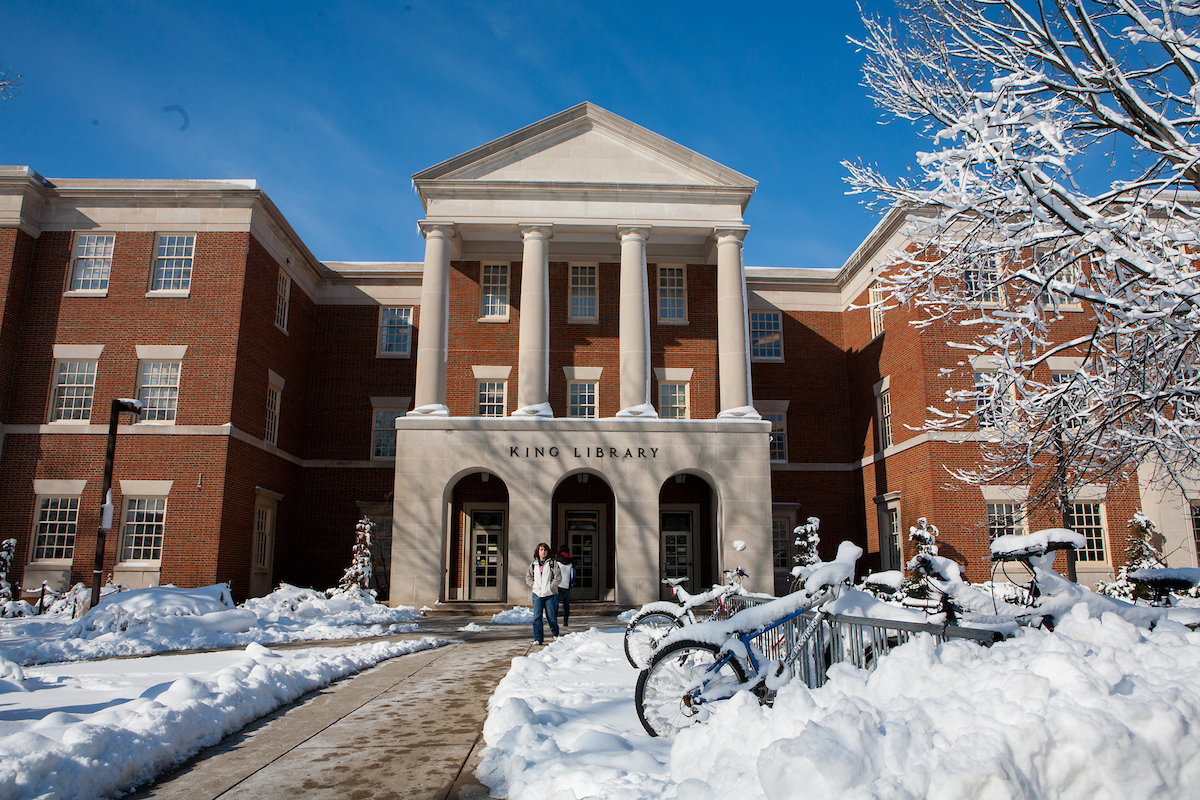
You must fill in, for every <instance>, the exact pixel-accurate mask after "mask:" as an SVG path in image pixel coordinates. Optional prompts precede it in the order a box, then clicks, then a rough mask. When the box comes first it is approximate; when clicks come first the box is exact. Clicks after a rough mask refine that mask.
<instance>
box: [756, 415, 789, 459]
mask: <svg viewBox="0 0 1200 800" xmlns="http://www.w3.org/2000/svg"><path fill="white" fill-rule="evenodd" d="M762 418H763V419H765V420H768V421H769V422H770V423H771V439H770V444H769V447H770V451H771V460H772V461H787V460H788V459H787V457H788V450H787V414H786V413H783V412H765V413H763V415H762Z"/></svg>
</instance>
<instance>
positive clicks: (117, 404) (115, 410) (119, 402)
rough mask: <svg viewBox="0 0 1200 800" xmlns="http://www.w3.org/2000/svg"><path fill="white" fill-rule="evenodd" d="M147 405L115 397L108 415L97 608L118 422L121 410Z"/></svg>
mask: <svg viewBox="0 0 1200 800" xmlns="http://www.w3.org/2000/svg"><path fill="white" fill-rule="evenodd" d="M143 408H145V405H144V404H143V403H142V401H141V400H131V399H129V398H114V399H113V401H112V412H111V413H110V414H109V415H108V449H107V450H106V451H105V453H104V486H103V487H102V488H101V489H100V527H99V528H98V529H97V530H96V563H95V567H94V569H92V602H91V603H90V604H89V606H88V608H95V607H96V604H97V603H99V602H100V576H101V574H102V573H103V572H104V540H105V538H106V535H107V534H108V532H109V531H110V530H112V521H113V502H112V473H113V456H114V455H115V453H116V449H117V422H118V421H120V417H121V412H122V411H124V412H127V413H129V414H141V413H142V409H143Z"/></svg>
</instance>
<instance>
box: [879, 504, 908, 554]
mask: <svg viewBox="0 0 1200 800" xmlns="http://www.w3.org/2000/svg"><path fill="white" fill-rule="evenodd" d="M881 510H882V514H881V517H880V518H881V520H882V522H883V527H882V528H881V529H880V531H879V534H880V536H879V539H880V548H879V550H880V558H881V560H882V564H881V566H883V568H884V569H900V568H901V566H902V565H903V563H904V557H903V555H902V554H901V553H902V549H901V548H902V543H901V541H900V507H899V506H898V505H892V504H888V505H886V506H884V507H883V508H882V509H881Z"/></svg>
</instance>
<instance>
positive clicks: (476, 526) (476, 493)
mask: <svg viewBox="0 0 1200 800" xmlns="http://www.w3.org/2000/svg"><path fill="white" fill-rule="evenodd" d="M446 553H447V556H448V562H449V563H448V564H447V586H446V599H447V600H473V601H476V602H504V601H506V600H507V599H508V598H507V596H506V586H507V582H508V571H509V569H510V565H509V564H508V563H507V562H508V487H507V486H505V485H504V481H502V480H500V478H498V477H497V476H495V475H492V474H491V473H488V472H472V473H469V474H467V475H464V476H463V477H462V478H460V479H459V481H458V482H457V483H456V484H455V485H454V489H453V491H452V492H451V493H450V530H449V536H448V543H447V547H446ZM512 568H515V569H521V565H520V564H516V565H512Z"/></svg>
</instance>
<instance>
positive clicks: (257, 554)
mask: <svg viewBox="0 0 1200 800" xmlns="http://www.w3.org/2000/svg"><path fill="white" fill-rule="evenodd" d="M274 539H275V503H274V502H272V501H271V500H270V499H269V498H263V497H260V498H259V499H258V502H257V504H256V505H255V506H254V567H255V568H256V569H266V568H267V567H269V566H270V565H271V551H272V550H274V547H273V544H274Z"/></svg>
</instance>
